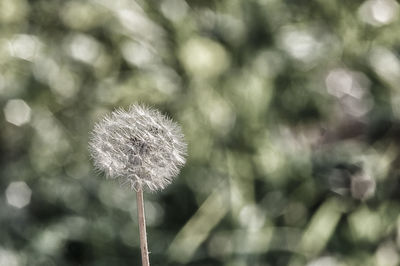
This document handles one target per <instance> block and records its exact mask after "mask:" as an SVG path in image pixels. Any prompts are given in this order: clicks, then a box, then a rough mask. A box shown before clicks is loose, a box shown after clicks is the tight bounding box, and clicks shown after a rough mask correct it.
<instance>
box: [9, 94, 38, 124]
mask: <svg viewBox="0 0 400 266" xmlns="http://www.w3.org/2000/svg"><path fill="white" fill-rule="evenodd" d="M3 111H4V116H5V118H6V120H7V122H9V123H11V124H14V125H16V126H22V125H24V124H26V123H28V122H29V121H30V120H31V108H30V107H29V105H28V104H27V103H26V102H25V101H23V100H21V99H12V100H9V101H8V102H7V103H6V105H5V107H4V110H3Z"/></svg>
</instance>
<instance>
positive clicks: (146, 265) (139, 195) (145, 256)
mask: <svg viewBox="0 0 400 266" xmlns="http://www.w3.org/2000/svg"><path fill="white" fill-rule="evenodd" d="M136 201H137V210H138V220H139V234H140V250H141V252H142V266H150V261H149V251H148V248H147V234H146V217H145V215H144V203H143V190H142V189H141V188H139V189H138V190H137V191H136Z"/></svg>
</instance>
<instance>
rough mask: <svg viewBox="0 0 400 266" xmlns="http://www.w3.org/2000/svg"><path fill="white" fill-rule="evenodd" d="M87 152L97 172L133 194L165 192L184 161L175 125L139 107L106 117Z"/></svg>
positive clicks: (118, 110) (182, 144) (141, 106)
mask: <svg viewBox="0 0 400 266" xmlns="http://www.w3.org/2000/svg"><path fill="white" fill-rule="evenodd" d="M89 151H90V153H91V156H92V158H93V163H94V166H95V168H96V169H97V170H100V171H101V172H104V173H105V175H106V176H107V177H108V178H112V179H118V181H120V183H121V184H122V185H123V186H128V187H129V188H130V189H134V190H137V189H139V188H143V189H146V188H148V189H149V190H152V191H155V190H161V189H163V188H165V187H166V186H167V185H168V184H170V183H171V182H172V180H173V178H174V177H176V176H177V175H178V174H179V171H180V168H181V167H182V166H183V165H184V164H185V161H186V143H185V141H184V136H183V134H182V131H181V128H180V127H179V125H178V124H177V123H175V122H173V121H172V120H171V119H170V118H168V117H166V116H164V115H163V114H161V113H160V112H159V111H157V110H155V109H152V108H149V107H146V106H143V105H131V106H130V107H129V109H128V110H124V109H117V110H115V111H114V112H112V113H111V114H109V115H106V116H105V117H104V118H103V119H102V120H101V121H100V122H98V123H97V124H96V125H95V126H94V129H93V131H92V135H91V139H90V142H89Z"/></svg>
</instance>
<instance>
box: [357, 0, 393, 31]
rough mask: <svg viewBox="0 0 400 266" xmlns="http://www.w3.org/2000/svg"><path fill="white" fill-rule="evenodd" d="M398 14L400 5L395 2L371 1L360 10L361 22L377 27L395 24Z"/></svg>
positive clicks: (388, 0) (389, 0)
mask: <svg viewBox="0 0 400 266" xmlns="http://www.w3.org/2000/svg"><path fill="white" fill-rule="evenodd" d="M398 13H399V4H398V3H397V2H396V1H394V0H369V1H365V2H364V3H363V4H362V5H361V6H360V8H359V9H358V17H359V18H360V20H361V21H363V22H365V23H367V24H370V25H373V26H375V27H380V26H383V25H387V24H390V23H392V22H394V21H395V20H396V19H397V17H398Z"/></svg>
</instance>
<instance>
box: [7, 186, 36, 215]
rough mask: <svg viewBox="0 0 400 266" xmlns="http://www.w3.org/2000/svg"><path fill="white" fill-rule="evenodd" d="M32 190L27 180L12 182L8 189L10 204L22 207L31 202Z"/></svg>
mask: <svg viewBox="0 0 400 266" xmlns="http://www.w3.org/2000/svg"><path fill="white" fill-rule="evenodd" d="M31 196H32V190H31V189H30V188H29V187H28V185H27V184H26V183H25V182H22V181H19V182H12V183H10V185H8V187H7V189H6V198H7V202H8V204H10V205H11V206H13V207H15V208H18V209H21V208H23V207H25V206H26V205H28V204H29V203H30V202H31Z"/></svg>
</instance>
